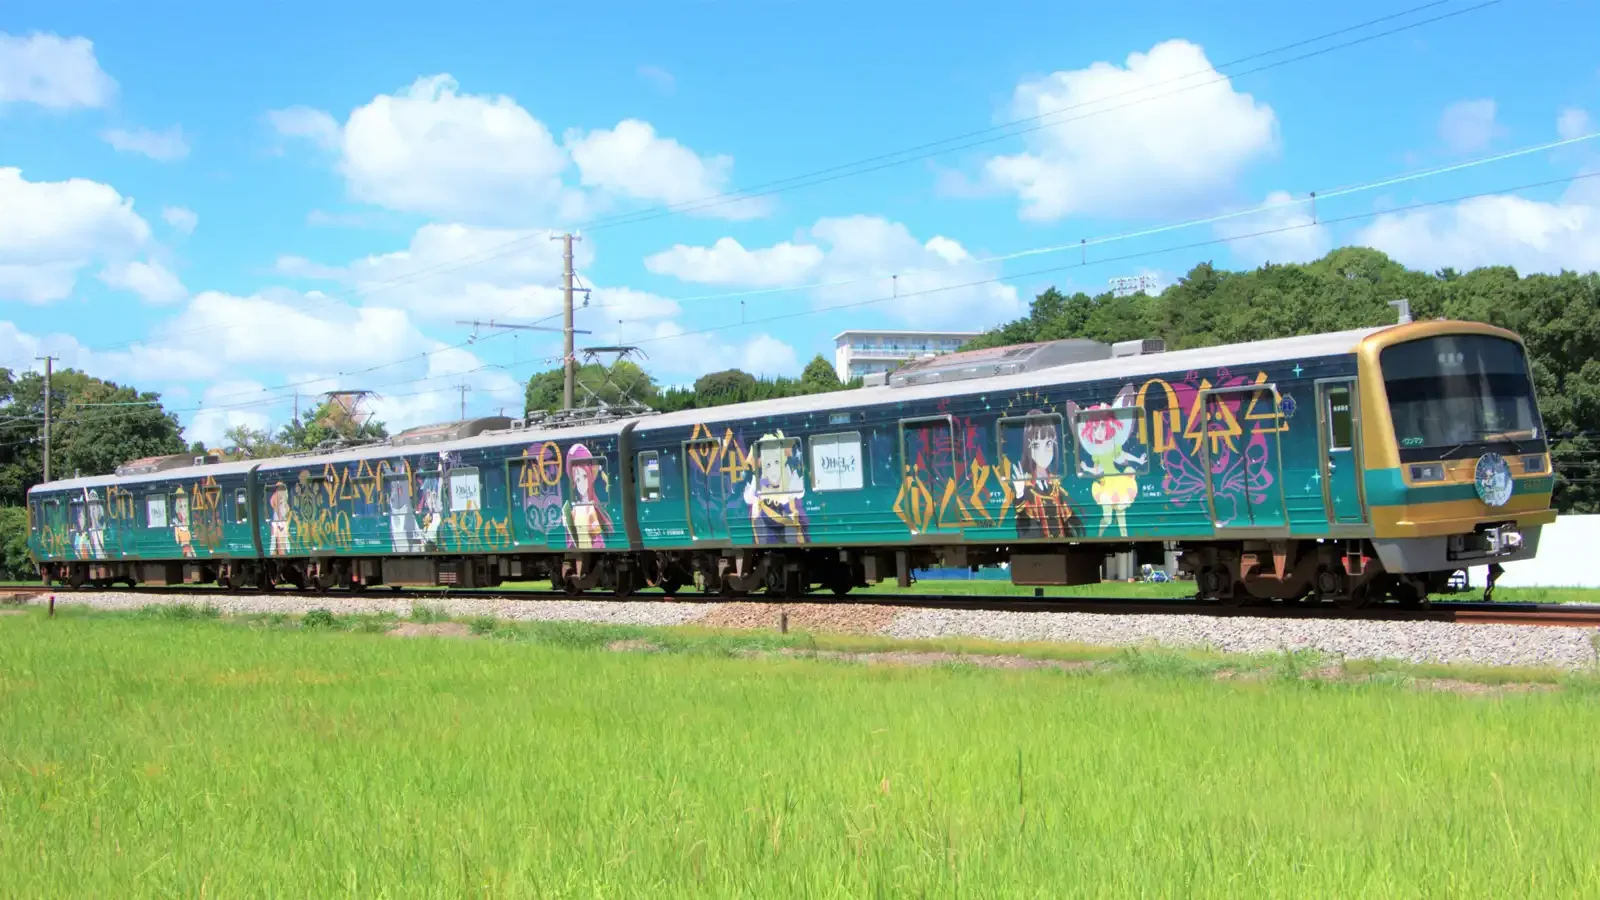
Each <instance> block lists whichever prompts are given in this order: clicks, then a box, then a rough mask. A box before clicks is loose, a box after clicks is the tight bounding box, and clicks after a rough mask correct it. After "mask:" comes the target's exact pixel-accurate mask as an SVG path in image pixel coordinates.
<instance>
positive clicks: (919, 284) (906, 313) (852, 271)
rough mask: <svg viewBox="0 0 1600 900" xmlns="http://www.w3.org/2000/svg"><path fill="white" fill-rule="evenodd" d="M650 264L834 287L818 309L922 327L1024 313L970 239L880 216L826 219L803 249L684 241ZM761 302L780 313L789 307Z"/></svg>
mask: <svg viewBox="0 0 1600 900" xmlns="http://www.w3.org/2000/svg"><path fill="white" fill-rule="evenodd" d="M645 265H646V267H647V268H649V269H650V271H652V272H656V273H659V274H665V275H672V276H674V277H676V278H679V279H682V280H684V281H690V282H698V283H704V284H719V285H727V286H740V287H753V288H754V287H782V286H786V285H803V284H822V285H831V286H824V287H816V288H812V289H810V294H811V296H812V298H813V300H814V301H815V302H816V303H817V304H819V305H821V306H837V307H845V308H848V307H849V306H850V305H851V304H856V303H862V304H863V305H871V306H873V307H877V308H881V309H886V310H887V311H889V312H890V313H891V314H893V315H896V316H898V317H899V318H901V319H903V320H905V321H907V322H915V323H919V324H923V323H926V324H934V323H937V324H941V325H952V324H960V325H963V326H987V325H990V324H994V323H997V322H1000V321H1003V320H1005V319H1008V318H1011V317H1012V316H1014V315H1016V314H1017V313H1018V312H1019V311H1020V310H1021V307H1022V304H1021V302H1020V300H1019V299H1018V296H1017V291H1016V288H1014V287H1012V286H1011V285H1008V284H1006V283H1004V282H1002V281H997V280H995V279H997V278H998V277H999V275H1000V267H999V265H998V264H995V263H985V262H980V261H979V260H977V259H976V258H975V257H974V256H973V255H972V254H971V253H970V252H969V251H968V250H967V249H966V248H965V247H963V246H962V245H961V244H960V242H958V241H956V240H953V239H951V238H948V237H945V236H942V235H935V236H934V237H932V238H929V239H928V240H926V241H919V240H917V238H916V237H914V236H913V235H912V234H911V231H910V229H908V228H907V227H906V226H905V225H904V224H902V223H900V222H892V221H889V220H887V219H884V218H881V217H877V216H846V217H839V218H824V219H819V220H818V221H817V222H816V224H814V225H812V226H811V228H810V229H809V230H808V232H807V233H806V235H805V236H804V237H802V238H801V239H800V240H799V241H797V242H788V241H786V242H783V243H780V244H776V245H774V246H772V247H766V248H761V249H756V250H749V249H746V248H745V247H744V246H743V245H741V244H740V243H739V242H738V241H735V240H733V239H731V238H723V239H721V240H718V241H717V242H716V243H715V244H713V245H711V246H710V247H692V246H686V245H682V244H679V245H677V246H675V247H672V248H670V249H667V250H663V251H661V252H660V253H656V254H653V255H651V256H650V257H647V258H646V260H645ZM836 282H848V283H846V284H836ZM864 301H872V302H871V303H870V304H866V303H864ZM752 302H753V303H757V304H760V303H763V302H766V303H768V305H771V306H773V307H776V305H778V304H780V303H782V302H783V301H782V299H781V298H779V299H775V300H770V301H762V300H756V301H752ZM752 315H753V316H754V317H756V318H759V317H760V315H761V313H759V312H755V313H752Z"/></svg>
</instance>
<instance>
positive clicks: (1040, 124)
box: [92, 0, 1502, 350]
mask: <svg viewBox="0 0 1600 900" xmlns="http://www.w3.org/2000/svg"><path fill="white" fill-rule="evenodd" d="M1446 2H1448V0H1432V2H1429V3H1424V4H1421V5H1419V6H1414V7H1411V8H1408V9H1405V10H1402V11H1400V12H1397V13H1390V14H1388V15H1384V16H1379V17H1377V18H1375V19H1369V20H1367V21H1365V22H1361V23H1358V24H1355V25H1348V26H1344V27H1342V28H1338V29H1335V30H1333V31H1329V32H1325V33H1323V34H1320V35H1316V36H1314V37H1311V38H1304V39H1301V40H1299V41H1294V42H1292V43H1289V44H1284V45H1282V46H1279V47H1274V48H1271V49H1268V50H1263V51H1260V52H1257V53H1254V54H1250V55H1248V56H1244V57H1240V58H1238V59H1234V60H1230V61H1229V62H1226V63H1223V64H1221V65H1220V66H1212V67H1211V68H1210V69H1201V70H1195V71H1193V72H1190V73H1187V74H1185V75H1181V76H1175V77H1173V78H1168V79H1165V80H1162V81H1158V82H1153V83H1152V84H1148V85H1142V86H1140V87H1138V88H1132V89H1128V90H1125V91H1121V92H1118V93H1113V94H1109V95H1107V96H1105V97H1096V98H1094V99H1092V100H1086V101H1083V102H1080V103H1077V104H1073V105H1070V106H1066V107H1061V108H1058V109H1055V110H1050V111H1047V112H1044V113H1038V114H1035V115H1032V116H1027V117H1024V118H1020V119H1014V120H1011V121H1009V122H1005V123H1001V124H999V125H994V126H990V127H987V128H983V129H978V130H975V131H970V132H966V133H964V134H960V135H955V136H952V137H948V138H943V139H940V140H937V141H931V142H927V143H924V144H919V145H917V146H915V147H911V148H907V149H904V150H899V151H892V152H890V153H884V154H879V155H877V156H872V157H867V158H865V159H860V160H855V161H853V162H849V163H842V164H839V165H835V166H830V167H828V168H824V169H817V170H813V171H811V172H807V173H803V174H801V175H796V176H791V177H788V178H784V179H778V180H776V181H769V182H763V183H759V184H756V185H754V186H752V187H751V188H747V189H743V190H737V191H727V192H723V193H720V194H714V195H710V196H708V197H704V198H700V199H699V200H691V201H682V202H679V203H674V204H666V205H663V206H660V207H656V208H654V209H649V210H639V211H635V212H633V213H624V214H619V215H616V216H610V217H602V218H597V219H592V220H590V221H589V222H586V223H584V224H583V225H582V226H580V228H579V229H578V230H583V229H589V230H598V229H601V228H609V227H615V226H617V225H626V224H636V223H638V222H644V221H651V220H654V219H658V218H663V217H666V216H671V215H677V214H679V213H684V212H695V211H698V210H701V209H709V208H712V207H715V206H721V205H726V204H730V203H737V202H746V201H749V200H752V199H756V198H760V197H765V196H771V195H775V194H779V193H784V192H787V191H790V190H795V189H798V188H802V187H812V186H815V185H818V184H825V183H828V182H832V181H838V180H840V179H843V178H850V177H855V176H859V175H866V174H870V173H873V172H877V171H882V170H883V169H887V168H892V167H894V166H898V165H904V164H906V163H911V162H917V161H920V160H923V159H929V158H931V157H933V156H939V155H942V154H945V153H949V152H953V151H956V150H964V149H970V148H971V147H975V146H980V145H982V144H987V143H993V142H995V141H999V140H1004V139H1006V138H1011V137H1017V136H1020V135H1023V134H1028V133H1030V132H1033V131H1038V130H1040V129H1043V128H1049V127H1055V126H1058V125H1065V124H1069V123H1071V122H1077V121H1081V120H1083V119H1086V118H1090V117H1093V116H1097V115H1103V114H1105V113H1108V112H1114V111H1116V110H1120V109H1126V108H1128V107H1131V106H1137V105H1141V104H1144V103H1148V102H1151V101H1153V100H1159V99H1162V98H1165V97H1170V96H1174V95H1176V94H1180V93H1184V92H1187V91H1191V90H1195V89H1197V88H1201V87H1206V86H1208V85H1211V84H1217V83H1220V82H1223V81H1228V80H1230V79H1234V78H1242V77H1244V76H1246V75H1253V74H1256V73H1259V72H1264V71H1268V70H1270V69H1275V68H1279V67H1281V66H1286V65H1290V64H1292V63H1296V62H1302V61H1304V60H1307V59H1312V58H1315V57H1318V56H1322V55H1325V54H1328V53H1332V52H1335V51H1338V50H1343V49H1347V48H1349V47H1353V46H1357V45H1359V44H1364V43H1368V42H1370V41H1374V40H1378V39H1379V38H1383V37H1388V36H1390V35H1393V34H1398V33H1400V32H1403V31H1409V30H1411V29H1414V28H1420V27H1422V26H1425V25H1430V24H1433V23H1435V22H1439V21H1443V20H1445V19H1450V18H1454V17H1456V16H1460V15H1465V14H1467V13H1471V12H1476V11H1478V10H1481V9H1485V8H1487V7H1490V6H1494V5H1496V4H1498V3H1500V2H1502V0H1483V2H1480V3H1477V4H1475V5H1473V6H1469V7H1466V8H1463V9H1458V10H1453V11H1451V12H1447V13H1442V14H1440V15H1437V16H1433V17H1431V18H1427V19H1421V20H1418V21H1415V22H1410V23H1407V24H1404V25H1399V26H1396V27H1394V28H1390V29H1387V30H1384V31H1379V32H1375V33H1373V34H1369V35H1364V36H1362V37H1359V38H1354V39H1352V40H1349V41H1345V42H1343V43H1339V44H1334V45H1331V46H1328V47H1323V48H1320V49H1317V50H1313V51H1309V52H1307V53H1303V54H1300V55H1297V56H1292V57H1289V58H1287V59H1282V60H1278V61H1276V62H1271V63H1265V64H1263V65H1260V66H1257V67H1255V68H1251V69H1247V70H1245V71H1243V72H1238V73H1234V74H1231V75H1222V74H1220V70H1221V69H1223V68H1229V67H1231V66H1235V65H1239V64H1241V63H1244V62H1249V61H1251V60H1256V59H1261V58H1263V57H1266V56H1272V55H1274V54H1277V53H1282V52H1285V51H1287V50H1292V49H1295V48H1298V47H1303V46H1306V45H1308V44H1314V43H1317V42H1318V41H1322V40H1326V39H1328V38H1331V37H1337V36H1339V35H1341V34H1347V33H1349V32H1352V31H1358V30H1360V29H1363V28H1367V27H1370V26H1372V25H1377V24H1381V23H1383V22H1388V21H1392V20H1394V19H1397V18H1403V17H1405V16H1409V15H1411V14H1413V13H1417V12H1421V11H1423V10H1427V9H1432V8H1434V7H1437V6H1440V5H1443V4H1444V3H1446ZM1208 71H1218V72H1219V75H1218V77H1216V78H1213V79H1210V80H1208V81H1203V82H1199V83H1196V84H1192V85H1188V86H1186V87H1182V88H1179V89H1177V90H1173V91H1167V92H1164V93H1160V94H1155V95H1152V96H1149V97H1145V98H1142V99H1138V100H1134V101H1132V102H1128V103H1123V104H1118V105H1114V106H1109V107H1106V108H1103V109H1098V110H1093V111H1090V112H1087V113H1085V114H1083V115H1080V116H1074V117H1071V118H1068V119H1065V120H1062V121H1052V122H1045V121H1044V120H1045V119H1047V118H1050V117H1053V116H1057V115H1060V114H1062V113H1065V112H1070V111H1072V110H1075V109H1080V108H1082V107H1085V106H1091V105H1094V104H1097V103H1103V102H1105V101H1106V100H1108V99H1114V98H1116V97H1121V96H1126V95H1128V94H1134V93H1139V92H1141V91H1146V90H1149V89H1151V88H1155V87H1161V86H1163V85H1168V84H1173V83H1177V82H1182V81H1186V80H1189V79H1192V78H1194V77H1195V76H1196V75H1203V74H1205V73H1206V72H1208ZM1030 123H1031V124H1030ZM1022 124H1028V125H1029V127H1027V128H1023V129H1020V130H1016V131H1009V130H1005V129H1010V128H1013V127H1014V126H1017V125H1022ZM997 131H1003V133H999V134H995V133H994V132H997ZM979 135H989V136H988V137H982V138H979V139H976V140H970V141H967V139H968V138H975V137H977V136H979ZM961 141H967V142H966V143H958V142H961ZM950 144H953V146H945V145H950ZM933 148H942V149H933ZM907 154H911V155H907ZM901 157H903V158H901ZM863 166H866V168H861V167H863ZM541 234H544V235H548V234H550V230H549V229H543V230H541ZM536 237H538V235H528V236H524V237H521V238H515V239H512V240H510V241H507V242H505V243H502V244H499V245H497V246H495V247H490V248H488V249H486V250H483V251H479V252H478V253H475V254H468V255H467V256H463V257H459V258H457V259H456V260H454V261H449V260H447V261H444V262H441V263H437V264H434V265H432V266H426V267H424V268H421V269H417V270H413V271H412V272H410V273H407V274H406V275H402V276H396V277H395V278H391V279H388V280H386V281H380V282H378V283H376V284H374V285H370V286H368V287H366V288H362V289H356V290H349V291H342V292H336V293H334V294H320V295H319V296H318V298H317V299H318V300H325V299H330V298H339V297H347V298H354V297H365V296H370V295H372V294H374V293H378V292H380V291H383V290H387V289H389V288H392V287H398V286H401V285H404V284H408V283H411V282H412V281H415V280H417V279H419V278H422V277H424V276H430V275H434V274H447V273H449V272H453V271H459V270H460V269H464V268H469V267H471V266H474V265H479V264H482V263H485V262H489V261H491V260H494V259H499V258H501V257H503V256H507V255H509V254H510V252H512V251H513V250H514V248H517V247H520V246H522V245H523V244H526V243H528V242H530V241H532V240H534V239H536ZM308 306H309V304H303V305H297V306H294V307H291V308H292V309H295V310H296V311H299V310H303V309H305V308H307V307H308ZM249 324H252V323H248V322H238V323H231V324H229V325H224V326H221V328H222V330H227V329H232V328H237V327H242V326H245V325H249ZM217 330H219V329H216V328H209V329H195V331H209V332H215V331H217ZM181 333H183V332H173V333H170V334H169V335H168V336H169V337H171V336H174V335H176V334H181ZM136 343H138V341H137V340H135V341H127V342H123V343H119V344H110V345H106V346H103V347H98V348H92V349H96V350H108V349H114V348H118V347H127V346H132V345H133V344H136Z"/></svg>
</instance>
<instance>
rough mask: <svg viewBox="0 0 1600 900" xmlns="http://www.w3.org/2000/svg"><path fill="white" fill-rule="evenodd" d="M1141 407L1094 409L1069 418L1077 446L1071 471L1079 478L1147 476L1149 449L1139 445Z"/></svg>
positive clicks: (1078, 412)
mask: <svg viewBox="0 0 1600 900" xmlns="http://www.w3.org/2000/svg"><path fill="white" fill-rule="evenodd" d="M1143 419H1144V407H1142V406H1097V407H1093V408H1090V409H1080V410H1078V411H1077V412H1075V413H1073V415H1072V436H1073V439H1074V441H1075V443H1076V447H1077V451H1076V452H1077V457H1078V458H1077V460H1076V463H1077V464H1076V465H1074V466H1073V469H1074V470H1076V471H1077V473H1078V477H1079V478H1093V479H1100V478H1107V477H1112V476H1117V475H1146V474H1148V473H1149V472H1150V450H1149V448H1148V447H1146V446H1144V445H1143V444H1141V443H1140V440H1141V437H1140V434H1139V423H1140V422H1141V421H1142V420H1143Z"/></svg>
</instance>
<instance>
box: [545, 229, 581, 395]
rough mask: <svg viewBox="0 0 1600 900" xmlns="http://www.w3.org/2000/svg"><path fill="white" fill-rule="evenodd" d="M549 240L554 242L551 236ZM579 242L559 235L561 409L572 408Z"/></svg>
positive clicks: (567, 235)
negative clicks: (574, 279)
mask: <svg viewBox="0 0 1600 900" xmlns="http://www.w3.org/2000/svg"><path fill="white" fill-rule="evenodd" d="M550 240H552V241H553V240H556V238H555V236H553V235H552V236H551V238H550ZM575 240H577V241H581V240H583V238H575V237H573V236H572V233H571V232H568V233H566V234H563V235H561V306H562V320H561V321H562V328H561V330H562V332H563V335H564V340H563V347H562V351H563V352H562V356H561V368H562V371H563V373H564V375H565V377H564V378H563V379H562V390H561V408H562V409H571V408H572V391H573V380H574V377H575V374H576V372H575V364H574V354H575V352H576V351H574V350H573V348H572V242H573V241H575Z"/></svg>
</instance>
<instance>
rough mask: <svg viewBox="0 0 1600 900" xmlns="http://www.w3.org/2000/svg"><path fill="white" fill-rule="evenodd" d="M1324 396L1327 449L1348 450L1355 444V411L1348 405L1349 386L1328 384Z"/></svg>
mask: <svg viewBox="0 0 1600 900" xmlns="http://www.w3.org/2000/svg"><path fill="white" fill-rule="evenodd" d="M1324 396H1325V397H1327V398H1328V449H1329V450H1349V449H1350V448H1351V447H1352V446H1354V445H1355V413H1354V411H1353V410H1352V408H1351V405H1350V386H1349V385H1344V384H1340V385H1329V386H1328V388H1327V389H1326V392H1325V393H1324Z"/></svg>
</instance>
